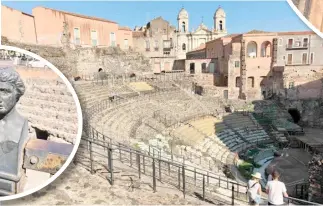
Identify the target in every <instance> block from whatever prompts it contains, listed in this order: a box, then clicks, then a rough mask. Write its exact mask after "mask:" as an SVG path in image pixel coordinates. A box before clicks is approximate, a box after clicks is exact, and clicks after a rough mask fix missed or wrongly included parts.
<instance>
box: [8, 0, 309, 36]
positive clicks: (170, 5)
mask: <svg viewBox="0 0 323 206" xmlns="http://www.w3.org/2000/svg"><path fill="white" fill-rule="evenodd" d="M2 4H3V5H6V6H9V7H12V8H14V9H18V10H21V11H23V12H25V13H29V14H31V13H32V8H33V7H36V6H44V7H49V8H53V9H57V10H64V11H69V12H75V13H79V14H83V15H88V16H96V17H101V18H105V19H109V20H112V21H116V22H118V23H119V25H121V26H129V27H130V28H131V29H133V28H134V26H136V25H138V26H142V25H145V24H146V23H147V22H148V21H149V20H151V19H153V18H155V17H158V16H162V17H163V18H164V19H166V20H168V21H170V23H171V24H173V25H175V26H177V14H178V12H179V10H180V9H181V8H182V6H184V8H185V9H186V10H187V11H188V13H189V20H190V23H189V24H190V29H191V28H197V26H198V25H199V24H200V23H201V20H202V16H203V20H204V24H205V25H206V26H208V27H209V28H211V27H213V14H214V12H215V10H216V9H217V8H218V6H219V5H221V7H222V8H223V9H224V10H225V11H226V14H227V30H228V32H229V33H242V32H247V31H250V30H253V29H257V30H265V31H300V30H310V29H309V28H308V27H307V26H306V25H305V24H304V23H303V22H302V20H301V19H300V18H299V17H298V16H297V15H296V14H295V13H294V11H293V10H292V9H291V8H290V6H289V5H288V3H287V2H284V1H271V2H270V1H267V2H253V1H245V2H241V1H237V2H232V1H212V2H211V1H205V2H203V1H199V2H192V1H188V2H184V1H164V2H162V1H159V2H157V1H141V2H133V1H130V2H125V1H120V2H112V1H107V2H102V1H98V2H73V1H70V2H66V1H64V2H62V1H57V2H50V1H43V2H41V1H39V2H37V1H29V2H18V1H14V2H9V1H3V2H2ZM49 26H50V25H49Z"/></svg>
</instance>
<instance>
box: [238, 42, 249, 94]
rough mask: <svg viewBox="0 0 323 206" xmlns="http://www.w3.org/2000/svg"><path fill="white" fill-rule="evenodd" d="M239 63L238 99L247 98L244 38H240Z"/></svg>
mask: <svg viewBox="0 0 323 206" xmlns="http://www.w3.org/2000/svg"><path fill="white" fill-rule="evenodd" d="M240 58H241V64H240V82H241V83H240V92H239V98H240V99H244V100H246V99H247V96H246V91H247V68H246V42H245V40H244V39H241V55H240Z"/></svg>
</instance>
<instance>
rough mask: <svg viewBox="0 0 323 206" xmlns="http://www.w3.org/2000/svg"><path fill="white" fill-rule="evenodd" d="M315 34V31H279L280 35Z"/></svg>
mask: <svg viewBox="0 0 323 206" xmlns="http://www.w3.org/2000/svg"><path fill="white" fill-rule="evenodd" d="M307 34H315V32H314V31H288V32H278V35H307Z"/></svg>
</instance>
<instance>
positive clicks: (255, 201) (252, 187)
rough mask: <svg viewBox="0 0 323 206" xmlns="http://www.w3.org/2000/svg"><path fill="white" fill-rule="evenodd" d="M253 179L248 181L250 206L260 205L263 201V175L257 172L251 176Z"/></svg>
mask: <svg viewBox="0 0 323 206" xmlns="http://www.w3.org/2000/svg"><path fill="white" fill-rule="evenodd" d="M251 176H252V179H251V180H249V181H248V197H249V204H250V205H259V204H260V201H261V198H260V197H261V185H260V183H259V180H261V174H260V173H259V172H256V173H254V174H252V175H251Z"/></svg>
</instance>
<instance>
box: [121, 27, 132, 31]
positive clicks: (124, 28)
mask: <svg viewBox="0 0 323 206" xmlns="http://www.w3.org/2000/svg"><path fill="white" fill-rule="evenodd" d="M119 30H126V31H132V30H131V29H130V28H129V27H127V26H119Z"/></svg>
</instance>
